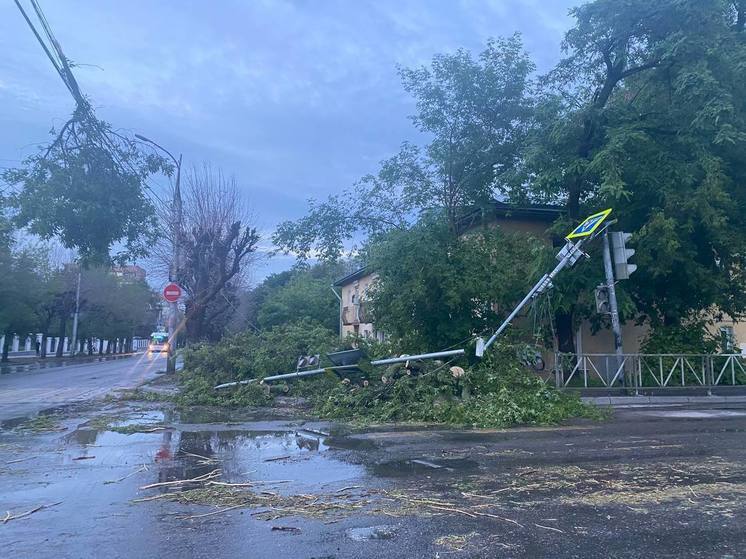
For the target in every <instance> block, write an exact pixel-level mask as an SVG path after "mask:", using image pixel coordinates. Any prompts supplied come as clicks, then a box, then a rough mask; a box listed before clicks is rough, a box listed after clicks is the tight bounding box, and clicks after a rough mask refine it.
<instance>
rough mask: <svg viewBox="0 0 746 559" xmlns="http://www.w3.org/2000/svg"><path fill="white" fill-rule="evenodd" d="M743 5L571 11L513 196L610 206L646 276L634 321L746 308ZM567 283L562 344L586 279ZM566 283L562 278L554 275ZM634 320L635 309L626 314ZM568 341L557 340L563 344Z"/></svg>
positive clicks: (578, 207) (571, 207)
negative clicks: (559, 58)
mask: <svg viewBox="0 0 746 559" xmlns="http://www.w3.org/2000/svg"><path fill="white" fill-rule="evenodd" d="M743 9H744V4H743V2H740V1H738V2H726V1H721V0H687V1H678V0H662V1H660V2H654V3H650V2H645V1H643V0H629V1H626V2H618V1H614V0H596V1H593V2H589V3H587V4H585V5H583V6H581V7H579V8H576V9H574V10H573V11H572V13H573V15H574V16H575V18H576V25H575V26H574V27H573V28H572V29H571V30H570V31H569V32H568V33H567V35H566V38H565V42H564V47H565V50H566V53H567V56H566V57H565V58H564V59H563V60H562V61H561V62H560V63H559V65H558V66H557V67H556V68H555V69H554V70H553V71H552V72H551V73H550V74H549V76H548V77H547V78H546V81H545V83H544V96H543V99H542V103H541V104H540V106H539V109H538V110H537V125H536V127H535V130H534V131H533V134H532V136H531V139H530V142H528V144H527V149H526V152H525V156H524V158H523V162H524V163H525V165H522V166H521V168H520V169H518V170H519V171H520V172H519V173H518V174H517V175H516V176H514V177H513V179H514V180H513V181H512V183H510V184H507V183H506V184H505V185H503V186H504V188H505V190H506V191H507V192H508V193H509V195H510V196H511V197H512V198H513V199H514V200H527V199H528V200H539V201H554V202H559V203H562V204H565V206H566V208H567V211H568V215H569V217H570V218H571V219H573V220H574V219H577V218H579V217H582V214H583V213H585V212H590V211H592V210H597V209H600V208H602V207H606V206H612V207H614V208H615V214H614V215H615V217H616V218H617V219H618V220H619V224H618V225H617V226H616V227H618V228H619V229H623V230H626V231H631V232H633V233H634V237H633V247H634V248H635V249H636V250H637V254H636V256H635V259H636V262H637V264H638V265H639V269H638V271H637V272H636V273H635V274H634V275H633V276H632V277H631V279H630V280H629V281H628V282H624V285H623V286H621V287H622V289H623V290H626V291H627V292H628V294H629V297H630V299H629V300H630V301H631V302H633V303H634V306H635V308H636V311H634V313H633V315H632V316H637V317H638V318H647V319H649V320H650V321H651V322H652V324H653V326H655V325H656V324H665V325H669V326H670V325H676V324H680V323H682V321H685V320H689V319H690V318H692V317H693V316H694V315H697V314H699V313H701V312H705V311H711V312H712V311H713V309H717V311H715V312H726V313H728V314H730V315H731V316H734V317H738V316H741V315H742V314H743V313H744V311H746V266H744V264H746V262H744V258H745V257H746V222H745V220H744V215H745V214H744V210H746V190H744V188H743V186H744V180H745V179H746V175H745V174H744V169H745V168H746V155H745V154H746V150H744V147H745V142H746V120H745V117H746V110H745V109H746V103H745V99H746V95H744V94H745V93H746V90H745V87H746V84H745V83H744V80H743V68H744V64H746V42H745V37H744V31H743ZM580 273H581V272H580V271H576V272H574V274H575V276H574V277H573V274H572V273H571V274H568V277H567V278H564V281H565V285H564V287H568V286H570V285H572V284H575V285H576V289H572V288H570V289H565V290H562V296H563V298H564V308H565V309H566V310H567V312H566V313H561V315H560V316H559V317H558V318H560V319H562V322H563V323H564V326H566V328H563V330H564V332H565V336H564V341H565V342H566V343H565V344H561V345H564V347H562V349H564V350H568V349H571V347H568V346H571V345H572V338H571V335H570V336H569V337H568V336H567V334H568V333H569V334H571V332H572V326H571V325H572V323H573V317H574V319H575V320H577V319H578V318H579V317H580V316H582V314H581V313H580V312H578V311H579V308H578V306H577V304H576V303H577V302H578V301H579V300H578V297H579V296H580V291H579V290H578V289H577V287H582V289H583V291H585V292H587V291H588V289H590V288H591V287H592V286H589V285H585V284H583V282H582V281H580V278H579V276H578V274H580ZM559 287H560V288H562V287H563V284H562V282H560V284H559ZM628 316H630V314H628ZM561 342H562V340H561Z"/></svg>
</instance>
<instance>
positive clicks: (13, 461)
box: [5, 456, 36, 464]
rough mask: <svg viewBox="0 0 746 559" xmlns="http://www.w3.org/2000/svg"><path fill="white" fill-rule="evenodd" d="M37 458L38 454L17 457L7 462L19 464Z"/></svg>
mask: <svg viewBox="0 0 746 559" xmlns="http://www.w3.org/2000/svg"><path fill="white" fill-rule="evenodd" d="M34 458H36V456H28V457H26V458H16V459H15V460H8V461H7V462H5V463H6V464H18V462H25V461H26V460H32V459H34Z"/></svg>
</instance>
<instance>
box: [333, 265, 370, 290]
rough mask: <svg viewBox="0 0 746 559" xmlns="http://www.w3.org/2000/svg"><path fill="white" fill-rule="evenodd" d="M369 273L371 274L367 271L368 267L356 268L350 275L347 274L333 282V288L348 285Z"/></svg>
mask: <svg viewBox="0 0 746 559" xmlns="http://www.w3.org/2000/svg"><path fill="white" fill-rule="evenodd" d="M370 273H371V272H370V271H369V270H368V266H363V267H362V268H358V269H357V270H355V271H354V272H352V273H351V274H347V275H346V276H345V277H343V278H339V279H338V280H337V281H335V282H334V287H341V286H343V285H347V284H348V283H352V282H353V281H355V280H357V279H360V278H362V277H365V276H367V275H368V274H370Z"/></svg>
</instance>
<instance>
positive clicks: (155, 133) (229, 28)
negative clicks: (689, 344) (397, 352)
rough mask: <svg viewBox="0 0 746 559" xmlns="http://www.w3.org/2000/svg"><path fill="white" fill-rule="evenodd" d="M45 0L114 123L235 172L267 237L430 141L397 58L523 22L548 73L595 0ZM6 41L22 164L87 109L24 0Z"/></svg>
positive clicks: (7, 25) (11, 17)
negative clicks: (586, 5)
mask: <svg viewBox="0 0 746 559" xmlns="http://www.w3.org/2000/svg"><path fill="white" fill-rule="evenodd" d="M27 1H28V0H22V3H23V4H24V5H27ZM39 1H40V4H41V6H42V8H43V10H44V11H45V14H46V16H47V19H48V21H49V23H50V25H51V26H52V29H53V31H54V33H55V34H56V36H57V38H58V39H59V41H60V43H61V45H62V47H63V50H64V51H65V54H66V55H67V57H68V58H70V59H71V60H73V61H74V62H75V63H77V64H89V65H90V66H82V67H79V68H76V69H75V73H76V76H77V79H78V82H79V83H80V86H81V89H82V90H83V92H84V93H85V94H86V95H88V96H89V97H90V98H91V99H92V100H93V102H94V105H95V107H96V108H97V112H98V114H99V116H100V117H101V118H104V119H105V120H108V121H109V122H111V123H112V125H113V126H114V127H115V128H121V129H125V130H130V131H132V132H139V133H141V134H143V135H145V136H148V137H151V138H153V139H154V140H156V141H157V142H159V143H161V144H162V145H164V146H165V147H167V148H168V149H169V150H171V151H173V152H177V153H178V152H183V154H184V159H185V162H186V164H190V165H191V164H197V165H199V164H201V163H202V162H210V163H211V164H213V165H214V166H219V167H221V168H222V169H223V170H224V172H225V173H226V174H232V175H234V176H235V177H236V179H237V181H238V182H239V184H241V185H242V188H243V189H245V192H246V194H247V196H248V198H249V200H250V202H251V203H252V204H253V207H254V209H255V213H256V215H257V219H258V225H259V227H260V228H261V229H262V230H263V231H266V232H267V233H271V231H272V230H273V228H274V226H275V225H276V224H277V223H278V222H280V221H282V220H284V219H292V218H297V217H299V216H301V215H303V213H304V211H305V208H306V200H307V199H308V198H309V197H313V198H323V197H325V196H326V195H327V194H329V193H332V192H336V191H339V190H341V189H343V188H345V187H347V186H349V185H350V184H352V183H353V182H354V181H355V180H357V179H358V178H360V177H361V176H363V175H365V174H366V173H369V172H374V171H375V170H376V168H377V163H378V162H379V161H380V160H382V159H383V158H385V157H387V156H389V155H392V154H394V153H395V152H396V151H397V149H398V146H399V144H400V143H401V142H402V141H403V140H405V139H416V138H417V134H416V132H415V130H414V129H413V128H412V126H411V124H410V122H409V120H408V119H407V116H408V115H410V114H411V113H412V112H413V103H412V101H411V99H409V98H408V97H407V95H406V94H405V93H404V92H403V91H402V88H401V86H400V84H399V81H398V77H397V74H396V67H397V65H403V66H419V65H423V64H427V63H428V61H429V60H430V58H431V57H432V55H433V54H435V53H439V52H451V51H453V50H455V49H456V48H458V47H465V48H467V49H470V50H472V51H475V52H476V51H479V50H480V49H481V48H482V47H483V45H484V44H485V42H486V40H487V39H488V38H489V37H493V36H505V35H510V34H512V33H513V32H514V31H520V32H521V33H522V34H523V37H524V41H525V44H526V48H527V49H528V50H529V52H530V53H531V55H532V57H533V58H534V60H535V62H536V63H537V65H538V68H539V71H544V70H547V69H548V68H549V67H550V66H551V65H552V64H554V63H555V62H556V61H557V59H558V58H559V56H560V42H561V40H562V36H563V34H564V32H565V31H566V30H567V29H568V28H569V26H570V24H571V20H570V18H569V17H568V10H569V8H570V7H571V6H573V5H576V4H578V3H579V2H580V0H574V1H571V0H482V1H477V0H370V1H363V0H355V1H353V0H314V1H312V0H295V1H290V0H245V1H238V0H219V1H218V0H214V1H210V2H208V1H200V2H197V1H185V0H168V1H165V0H162V1H153V0H149V1H145V0H127V1H114V0H96V1H94V0H88V1H82V0H78V1H74V0H54V1H52V0H39ZM0 49H1V50H2V52H4V53H6V54H5V56H4V57H3V59H2V61H0V167H11V166H14V165H17V164H18V163H19V162H20V161H21V160H22V159H23V157H24V156H26V155H28V154H29V153H31V152H32V151H33V150H34V146H35V145H36V144H38V143H40V142H44V141H46V140H47V137H48V131H49V129H50V128H51V127H52V126H55V125H56V126H59V125H60V124H61V123H63V122H64V121H65V120H66V119H67V117H68V116H69V114H70V113H71V111H72V109H73V102H72V99H71V97H70V95H69V93H68V92H67V90H66V89H65V87H64V85H63V84H62V82H61V80H60V79H59V77H58V76H57V75H56V74H55V73H54V70H53V68H52V66H51V63H50V62H49V60H48V59H47V58H46V57H45V55H44V53H43V51H42V50H41V47H40V46H39V44H38V43H37V42H36V40H35V39H34V37H33V35H32V34H31V31H30V30H29V28H28V27H27V26H26V23H25V22H24V21H23V19H22V17H21V15H20V13H19V12H18V10H17V9H16V7H15V4H14V3H13V2H12V1H11V0H6V1H3V2H0ZM288 263H289V259H287V258H285V259H279V260H275V261H274V262H272V263H270V264H267V265H266V266H265V270H264V272H262V273H260V274H259V276H261V275H263V274H264V273H267V272H268V271H276V270H278V269H282V268H284V267H287V266H288Z"/></svg>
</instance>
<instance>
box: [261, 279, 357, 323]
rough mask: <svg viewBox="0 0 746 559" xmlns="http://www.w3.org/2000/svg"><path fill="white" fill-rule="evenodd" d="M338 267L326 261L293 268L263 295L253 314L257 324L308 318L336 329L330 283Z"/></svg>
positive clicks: (335, 302)
mask: <svg viewBox="0 0 746 559" xmlns="http://www.w3.org/2000/svg"><path fill="white" fill-rule="evenodd" d="M341 270H342V267H341V266H334V265H328V264H327V265H323V264H322V265H315V266H310V267H299V268H296V269H294V270H293V271H292V273H291V276H290V279H289V280H288V281H287V282H285V283H284V284H282V285H280V286H278V287H276V288H275V289H273V290H272V291H270V292H269V293H268V294H267V295H266V296H265V297H264V299H263V301H262V304H261V306H260V307H259V309H258V313H257V325H258V327H259V328H261V329H267V328H272V327H274V326H278V325H281V324H285V323H289V322H297V321H298V320H312V321H314V322H317V323H319V324H322V325H323V326H324V327H326V328H328V329H329V330H332V331H336V332H339V302H338V300H337V298H336V297H335V295H334V293H332V290H331V285H332V283H333V282H334V280H336V279H338V278H339V277H340V276H341V275H342V272H341ZM273 279H274V278H273ZM273 279H271V280H270V282H271V281H272V280H273Z"/></svg>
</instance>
